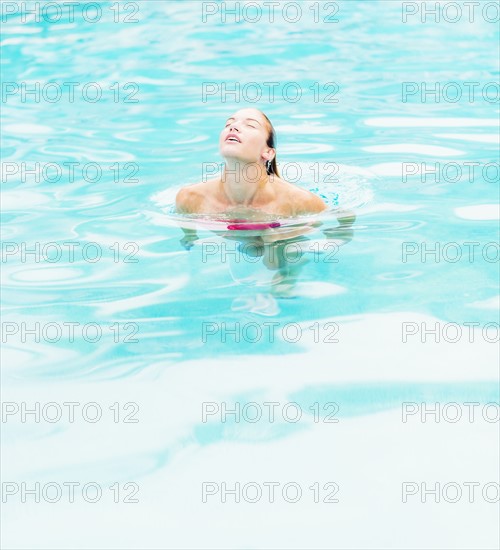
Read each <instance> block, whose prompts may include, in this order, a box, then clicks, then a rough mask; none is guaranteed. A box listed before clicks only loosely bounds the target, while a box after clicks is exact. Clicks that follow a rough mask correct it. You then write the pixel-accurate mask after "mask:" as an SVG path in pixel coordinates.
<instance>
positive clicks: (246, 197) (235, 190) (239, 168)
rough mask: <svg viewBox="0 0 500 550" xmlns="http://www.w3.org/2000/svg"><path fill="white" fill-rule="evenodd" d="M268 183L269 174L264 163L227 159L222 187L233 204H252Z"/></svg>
mask: <svg viewBox="0 0 500 550" xmlns="http://www.w3.org/2000/svg"><path fill="white" fill-rule="evenodd" d="M268 184H269V176H268V174H267V172H266V170H265V168H264V167H263V165H262V164H260V163H257V162H241V161H239V160H235V159H227V160H226V165H225V167H224V173H223V175H222V178H221V187H222V191H223V192H224V194H225V195H226V197H227V199H228V201H229V202H230V204H231V205H234V206H236V205H238V206H252V204H253V203H254V202H255V201H256V199H257V198H258V196H259V195H260V194H261V193H262V191H263V190H264V189H265V188H266V186H267V185H268Z"/></svg>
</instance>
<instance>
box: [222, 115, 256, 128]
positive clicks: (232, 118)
mask: <svg viewBox="0 0 500 550" xmlns="http://www.w3.org/2000/svg"><path fill="white" fill-rule="evenodd" d="M229 120H235V118H234V116H232V117H229V118H228V119H227V120H226V122H228V121H229ZM245 120H253V121H254V122H256V123H257V124H259V125H260V126H262V124H261V123H260V122H259V121H258V120H255V118H246V119H245Z"/></svg>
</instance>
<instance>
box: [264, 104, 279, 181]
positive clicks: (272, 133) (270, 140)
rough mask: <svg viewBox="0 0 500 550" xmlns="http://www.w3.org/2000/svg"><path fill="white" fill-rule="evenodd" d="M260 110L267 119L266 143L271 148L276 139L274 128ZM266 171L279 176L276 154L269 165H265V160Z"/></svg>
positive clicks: (274, 145) (274, 144)
mask: <svg viewBox="0 0 500 550" xmlns="http://www.w3.org/2000/svg"><path fill="white" fill-rule="evenodd" d="M260 112H261V113H262V116H263V117H264V118H265V119H266V120H267V122H268V124H269V136H268V137H267V142H266V145H267V146H268V147H272V148H273V149H276V144H277V140H276V131H275V130H274V126H273V125H272V123H271V121H270V120H269V119H268V118H267V116H266V115H265V114H264V113H263V112H262V111H260ZM266 172H267V173H268V174H269V175H271V174H274V175H276V176H278V178H279V177H280V175H279V172H278V164H277V163H276V155H274V158H273V160H272V161H271V164H270V165H269V167H268V166H267V162H266Z"/></svg>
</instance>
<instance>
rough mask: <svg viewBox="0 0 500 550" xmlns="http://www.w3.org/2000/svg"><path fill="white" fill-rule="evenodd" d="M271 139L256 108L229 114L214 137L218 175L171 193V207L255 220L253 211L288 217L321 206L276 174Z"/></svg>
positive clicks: (265, 120) (271, 132) (270, 130)
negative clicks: (220, 164) (218, 155)
mask: <svg viewBox="0 0 500 550" xmlns="http://www.w3.org/2000/svg"><path fill="white" fill-rule="evenodd" d="M275 141H276V136H275V132H274V128H273V126H272V124H271V122H270V121H269V119H268V118H267V116H266V115H265V114H264V113H263V112H262V111H259V110H258V109H251V108H248V109H240V110H239V111H237V112H236V113H234V114H233V115H231V116H230V117H229V118H228V119H227V121H226V125H225V127H224V129H223V130H222V132H221V134H220V138H219V147H220V152H221V155H222V157H223V158H224V160H225V167H224V172H223V174H222V176H221V177H217V178H214V179H211V180H209V181H207V182H202V183H197V184H194V185H189V186H187V187H183V188H182V189H181V190H180V191H179V193H178V194H177V197H176V209H177V211H178V212H180V213H184V214H207V215H217V214H223V213H224V214H229V215H230V216H232V217H238V218H250V219H252V220H255V219H258V217H259V214H261V215H262V214H264V215H269V216H279V217H289V216H299V215H304V214H314V213H317V212H322V211H323V210H326V209H327V205H326V204H325V203H324V202H323V201H322V200H321V199H320V198H319V197H318V196H316V195H315V194H314V193H311V192H310V191H307V190H305V189H301V188H300V187H297V186H296V185H292V184H291V183H288V182H286V181H285V180H283V179H281V178H280V177H279V173H278V168H277V164H276V149H275Z"/></svg>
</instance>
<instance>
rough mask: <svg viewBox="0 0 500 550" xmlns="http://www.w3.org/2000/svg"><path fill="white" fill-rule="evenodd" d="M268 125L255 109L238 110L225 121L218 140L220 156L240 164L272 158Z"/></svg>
mask: <svg viewBox="0 0 500 550" xmlns="http://www.w3.org/2000/svg"><path fill="white" fill-rule="evenodd" d="M268 136H269V123H268V122H267V120H266V119H265V117H264V116H263V115H262V113H261V112H260V111H259V110H257V109H240V110H239V111H236V113H233V114H232V115H231V116H230V117H229V118H228V119H227V121H226V125H225V127H224V129H223V130H222V132H221V134H220V138H219V147H220V152H221V155H222V156H223V157H224V158H226V159H229V158H230V159H236V160H241V161H242V162H261V163H265V162H266V161H267V160H272V159H273V158H274V154H275V152H274V149H272V148H270V147H268V145H267V138H268Z"/></svg>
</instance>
